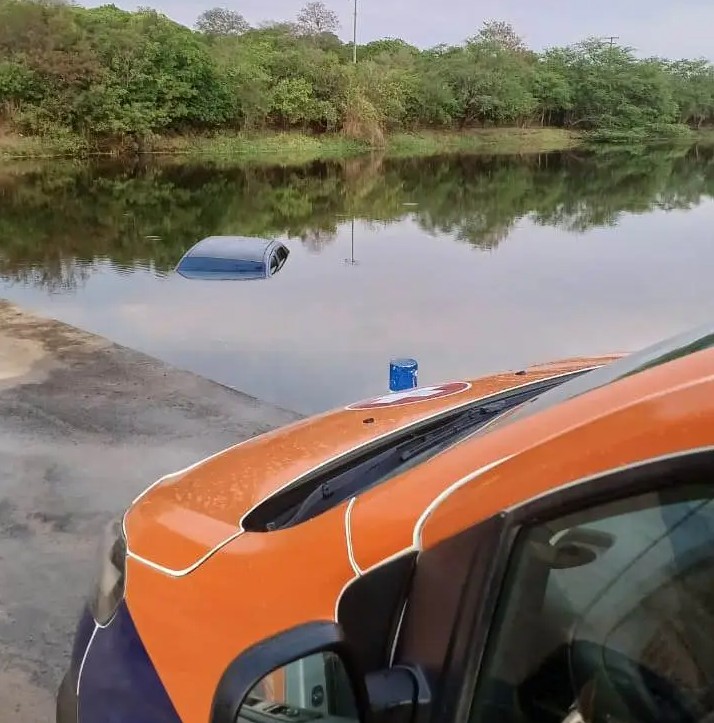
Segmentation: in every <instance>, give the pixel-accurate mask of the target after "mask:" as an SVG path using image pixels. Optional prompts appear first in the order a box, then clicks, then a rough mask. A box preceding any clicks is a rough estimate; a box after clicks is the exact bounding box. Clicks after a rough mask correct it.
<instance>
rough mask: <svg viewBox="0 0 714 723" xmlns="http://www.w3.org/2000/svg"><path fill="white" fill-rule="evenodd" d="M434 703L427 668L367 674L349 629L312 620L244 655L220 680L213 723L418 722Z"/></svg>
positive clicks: (212, 718) (390, 670)
mask: <svg viewBox="0 0 714 723" xmlns="http://www.w3.org/2000/svg"><path fill="white" fill-rule="evenodd" d="M430 702H431V700H430V693H429V688H428V685H427V684H426V679H425V678H424V676H422V675H421V674H420V671H419V670H416V669H412V668H407V667H402V666H395V667H394V668H390V669H388V670H384V671H380V672H377V673H371V674H369V675H366V676H365V675H364V673H363V672H362V671H360V670H359V668H358V666H357V665H356V664H355V662H354V660H353V657H352V655H351V653H350V650H349V646H348V645H347V644H346V642H345V640H344V639H343V637H342V632H341V628H340V627H339V626H337V625H335V624H334V623H327V622H326V623H312V624H309V625H305V626H301V627H299V628H295V629H293V630H290V631H288V632H286V633H282V634H280V635H278V636H276V637H274V638H270V639H268V640H266V641H264V642H262V643H259V644H258V645H256V646H254V647H253V648H250V649H248V650H246V651H245V652H244V653H243V654H241V655H240V656H239V657H237V658H236V659H235V660H234V661H233V662H232V663H231V665H230V666H228V668H227V670H226V671H225V673H224V674H223V676H222V678H221V681H220V683H219V685H218V689H217V690H216V694H215V696H214V699H213V707H212V711H211V719H210V723H317V721H319V720H320V719H329V721H330V723H337V722H338V721H344V723H410V722H411V721H413V720H414V719H415V717H416V716H415V714H416V712H417V711H418V710H419V711H426V710H428V708H429V706H430ZM419 718H422V719H425V716H419Z"/></svg>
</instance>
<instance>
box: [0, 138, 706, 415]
mask: <svg viewBox="0 0 714 723" xmlns="http://www.w3.org/2000/svg"><path fill="white" fill-rule="evenodd" d="M713 194H714V153H713V152H712V150H711V149H703V148H694V149H683V148H680V149H659V150H656V151H647V152H645V151H643V152H641V153H629V154H622V153H618V154H615V155H612V154H609V155H603V156H589V155H585V154H582V153H571V154H552V155H544V156H532V157H525V158H516V157H499V158H493V159H486V158H474V157H459V158H437V159H429V160H400V161H385V160H381V159H378V158H363V159H357V160H353V161H349V162H347V163H341V164H326V163H319V164H312V165H310V166H305V167H298V168H281V167H235V166H222V165H220V164H201V165H199V164H180V163H176V162H170V163H163V164H160V165H157V164H156V163H144V164H142V163H137V164H136V165H133V166H128V167H127V166H116V165H111V164H106V165H105V164H96V165H91V166H86V165H79V166H78V165H74V164H54V165H38V166H26V165H25V166H18V167H17V168H15V169H7V168H6V169H5V170H1V171H0V279H1V280H0V295H4V296H9V297H10V298H12V299H15V300H17V301H19V302H20V303H24V304H26V305H28V306H30V307H31V308H35V309H38V310H39V311H41V312H42V313H46V314H49V315H53V316H56V317H58V318H62V319H65V320H67V321H69V322H70V323H75V324H79V325H80V326H83V327H85V328H88V329H90V330H92V331H96V332H99V333H103V334H105V335H107V336H110V337H111V338H114V339H116V340H118V341H120V342H122V343H125V344H129V345H132V346H135V347H137V348H140V349H143V350H145V351H147V352H149V353H152V354H155V355H157V356H160V357H162V358H164V359H167V360H168V361H171V362H172V363H175V364H178V365H180V366H184V367H187V368H190V369H194V370H196V371H198V372H200V373H203V374H206V375H207V376H210V377H212V378H214V379H217V380H219V381H222V382H224V383H228V384H233V385H235V386H238V387H240V388H242V389H244V390H245V391H248V392H251V393H254V394H257V395H258V396H262V397H265V398H268V399H270V400H271V401H274V402H277V403H280V404H283V405H284V406H288V407H292V408H296V409H299V410H301V411H312V410H316V409H321V408H324V407H327V406H330V405H332V404H337V403H341V402H342V401H346V400H351V399H354V398H355V397H359V396H361V395H363V394H372V393H381V392H382V391H384V390H385V388H386V363H387V360H388V359H389V358H390V357H392V356H395V355H408V356H418V357H419V359H420V362H421V364H422V369H423V370H424V372H423V377H422V381H423V382H424V383H427V382H430V381H434V382H438V381H442V380H443V379H446V378H453V377H460V376H463V375H472V374H477V373H481V372H483V371H486V370H490V369H497V368H501V367H504V366H505V367H511V366H516V365H520V364H522V363H527V362H530V361H539V360H543V359H547V358H550V357H553V356H559V355H567V354H572V353H581V352H582V353H590V352H593V353H596V352H600V351H608V350H611V349H612V348H623V347H624V348H633V347H636V346H639V345H641V344H645V343H649V342H650V341H653V340H654V339H656V338H658V337H659V336H662V335H664V334H668V333H670V332H672V331H677V330H678V329H680V328H682V327H686V326H689V325H692V324H695V323H697V321H700V320H701V321H704V320H705V319H706V317H707V315H708V313H709V312H708V309H710V302H711V297H710V292H709V289H710V284H709V279H708V273H707V271H706V269H707V268H711V264H712V262H714V248H712V245H711V243H710V238H711V231H710V229H711V228H712V227H714V223H713V222H714V218H713V210H714V205H713V204H712V201H711V200H710V198H711V196H712V195H713ZM231 234H236V235H243V236H262V237H268V238H280V239H281V240H283V241H284V242H285V243H286V245H287V246H288V247H289V248H290V250H291V252H292V253H293V255H291V260H290V264H289V265H288V266H287V267H286V269H285V271H284V272H281V274H280V275H279V276H277V277H275V279H274V280H273V281H271V283H270V284H268V285H262V284H259V285H258V286H260V287H263V288H260V289H258V288H256V287H255V286H254V285H252V284H249V285H248V286H249V287H251V288H249V289H248V288H242V289H237V288H236V287H235V285H229V287H231V288H230V289H227V288H225V287H224V288H222V289H216V288H215V287H212V286H211V284H210V282H207V284H206V283H205V282H196V283H198V284H199V286H198V287H196V286H195V284H193V283H191V282H184V283H182V281H183V280H181V279H178V278H176V277H175V275H174V274H173V269H174V268H175V266H176V264H177V262H178V261H179V260H180V259H181V257H182V255H183V254H184V252H185V251H186V250H187V249H188V248H190V247H191V246H192V245H193V244H194V243H195V242H196V241H198V240H199V239H201V238H205V237H208V236H211V235H231ZM506 239H508V241H507V242H506V243H504V241H505V240H506ZM474 250H477V251H488V252H491V253H486V254H484V253H474V252H473V251H474ZM493 252H495V253H493ZM219 286H220V285H219ZM239 286H241V285H239ZM266 287H268V288H266Z"/></svg>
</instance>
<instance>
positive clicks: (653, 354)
mask: <svg viewBox="0 0 714 723" xmlns="http://www.w3.org/2000/svg"><path fill="white" fill-rule="evenodd" d="M712 346H714V327H713V326H712V325H711V324H708V325H707V326H705V327H698V328H697V329H695V330H693V331H689V332H686V333H684V334H679V335H678V336H675V337H672V338H670V339H667V340H665V341H662V342H659V343H658V344H655V345H654V346H650V347H647V348H646V349H643V350H642V351H639V352H636V353H634V354H630V355H628V356H626V357H623V358H622V359H618V360H617V361H614V362H612V363H610V364H606V365H605V366H602V367H599V368H598V369H594V370H593V371H591V372H588V373H587V374H584V375H582V376H579V377H576V378H575V379H573V380H572V381H568V382H565V383H564V384H561V385H560V386H557V387H554V388H553V389H550V390H549V391H547V392H543V394H539V395H538V396H537V397H533V398H532V399H530V400H528V401H526V402H524V403H523V404H521V405H520V406H518V407H516V408H515V409H513V410H511V411H509V412H506V413H504V414H502V415H501V416H500V417H499V418H498V419H495V420H494V421H493V422H492V423H491V424H489V425H488V426H486V427H483V428H482V429H481V430H480V431H479V432H478V433H477V434H479V433H483V432H487V431H489V432H490V431H492V430H493V429H495V428H497V427H501V426H503V425H505V424H510V423H511V422H516V421H518V420H520V419H524V418H525V417H529V416H530V415H531V414H535V413H536V412H541V411H543V410H544V409H548V408H549V407H553V406H555V405H556V404H560V403H561V402H565V401H567V400H568V399H573V398H574V397H578V396H580V395H581V394H585V393H586V392H589V391H592V390H593V389H598V388H599V387H604V386H606V385H607V384H612V383H613V382H616V381H618V380H620V379H624V378H625V377H628V376H631V375H633V374H639V373H640V372H643V371H645V370H646V369H651V368H653V367H656V366H660V365H661V364H666V363H667V362H670V361H674V360H675V359H679V358H680V357H684V356H688V355H689V354H694V353H695V352H698V351H703V350H705V349H709V348H711V347H712Z"/></svg>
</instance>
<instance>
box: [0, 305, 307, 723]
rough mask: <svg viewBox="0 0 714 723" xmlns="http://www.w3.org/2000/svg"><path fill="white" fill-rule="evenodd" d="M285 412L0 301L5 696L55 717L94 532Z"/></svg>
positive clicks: (20, 707) (15, 708)
mask: <svg viewBox="0 0 714 723" xmlns="http://www.w3.org/2000/svg"><path fill="white" fill-rule="evenodd" d="M295 418H296V415H294V414H293V413H292V412H288V411H285V410H281V409H278V408H276V407H273V406H271V405H269V404H264V403H262V402H260V401H258V400H256V399H254V398H252V397H248V396H246V395H243V394H240V393H238V392H235V391H233V390H231V389H229V388H226V387H223V386H220V385H218V384H215V383H213V382H209V381H207V380H205V379H202V378H200V377H197V376H195V375H193V374H190V373H188V372H184V371H179V370H177V369H174V368H172V367H169V366H167V365H166V364H163V363H161V362H158V361H156V360H154V359H152V358H150V357H147V356H145V355H143V354H140V353H138V352H134V351H132V350H130V349H127V348H124V347H120V346H117V345H115V344H112V343H111V342H109V341H107V340H105V339H102V338H100V337H96V336H93V335H91V334H87V333H85V332H81V331H79V330H77V329H75V328H73V327H70V326H67V325H64V324H61V323H59V322H56V321H49V320H45V319H40V318H37V317H34V316H31V315H29V314H27V313H24V312H22V311H21V310H20V309H18V308H17V307H15V306H13V305H10V304H7V303H5V302H2V301H0V701H1V702H2V704H1V705H2V716H0V717H1V718H2V719H3V720H5V719H6V718H7V720H13V721H16V723H40V722H42V723H45V722H46V721H54V693H55V691H56V688H57V686H58V685H59V681H60V679H61V676H62V673H63V672H64V667H65V664H66V660H67V656H68V655H69V650H70V646H71V641H72V633H73V629H74V625H75V622H76V618H77V615H78V612H79V610H80V608H81V606H82V604H83V601H84V596H85V594H86V593H87V592H88V588H89V585H90V580H91V576H92V571H93V563H94V558H95V553H96V543H97V537H98V534H99V532H100V531H101V529H102V527H103V526H104V524H105V523H106V522H107V520H109V519H110V518H111V517H112V516H114V515H117V514H120V513H121V512H122V511H123V510H124V509H125V507H126V506H127V504H128V503H129V502H130V501H131V500H132V499H133V498H134V497H135V496H136V495H137V494H138V493H139V492H140V491H141V490H142V489H143V488H144V487H146V486H147V485H148V484H149V483H151V482H152V481H154V480H155V479H157V478H158V477H160V476H162V475H164V474H166V473H168V472H171V471H174V470H177V469H181V468H183V467H184V466H186V465H188V464H190V463H192V462H195V461H196V460H198V459H201V458H202V457H205V456H206V455H209V454H211V453H213V452H216V451H218V450H220V449H223V448H225V447H227V446H229V445H232V444H235V443H236V442H239V441H241V440H243V439H246V438H248V437H251V436H254V435H256V434H259V433H261V432H264V431H268V430H270V429H272V428H274V427H276V426H281V425H283V424H286V423H288V422H290V421H292V420H293V419H295Z"/></svg>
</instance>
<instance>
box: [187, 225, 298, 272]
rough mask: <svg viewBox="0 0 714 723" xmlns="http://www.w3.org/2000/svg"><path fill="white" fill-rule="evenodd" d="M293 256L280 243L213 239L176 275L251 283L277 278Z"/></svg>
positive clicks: (195, 249) (191, 253)
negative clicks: (276, 275)
mask: <svg viewBox="0 0 714 723" xmlns="http://www.w3.org/2000/svg"><path fill="white" fill-rule="evenodd" d="M289 255H290V252H289V250H288V249H287V247H286V246H285V245H284V244H282V243H280V242H279V241H271V240H270V239H262V238H249V237H244V236H209V237H208V238H205V239H203V241H199V242H198V243H197V244H196V245H195V246H193V247H192V248H190V249H189V250H188V251H187V252H186V253H185V254H184V256H183V258H182V259H181V260H180V261H179V263H178V266H177V267H176V272H177V273H178V274H179V275H180V276H183V277H184V278H186V279H207V280H211V281H241V280H242V281H248V280H255V279H267V278H270V277H271V276H275V274H277V273H278V272H279V271H280V270H281V269H282V268H283V266H285V262H286V261H287V260H288V256H289Z"/></svg>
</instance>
